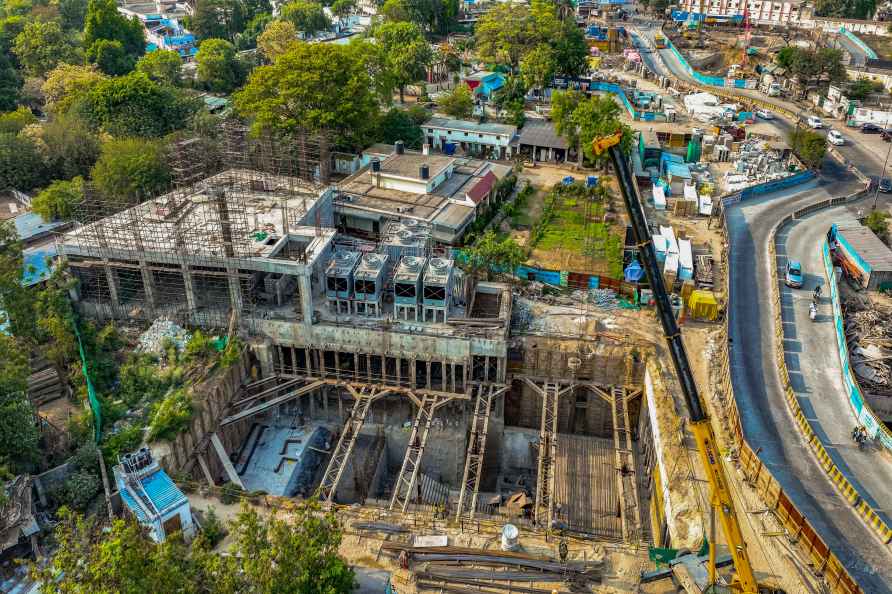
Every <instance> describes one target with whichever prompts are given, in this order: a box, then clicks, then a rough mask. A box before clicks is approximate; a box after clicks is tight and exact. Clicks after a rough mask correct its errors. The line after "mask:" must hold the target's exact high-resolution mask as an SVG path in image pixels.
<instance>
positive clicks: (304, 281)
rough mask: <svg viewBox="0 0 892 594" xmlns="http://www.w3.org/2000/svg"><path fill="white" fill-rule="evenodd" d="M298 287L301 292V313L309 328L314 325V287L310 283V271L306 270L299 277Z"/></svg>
mask: <svg viewBox="0 0 892 594" xmlns="http://www.w3.org/2000/svg"><path fill="white" fill-rule="evenodd" d="M297 286H298V289H299V290H300V311H301V313H302V314H303V318H304V325H306V326H309V325H311V324H312V323H313V285H312V284H311V283H310V271H309V270H304V271H303V273H302V274H299V275H298V276H297Z"/></svg>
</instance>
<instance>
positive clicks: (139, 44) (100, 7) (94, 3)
mask: <svg viewBox="0 0 892 594" xmlns="http://www.w3.org/2000/svg"><path fill="white" fill-rule="evenodd" d="M101 39H107V40H109V41H119V42H120V43H121V46H122V48H123V49H124V53H126V54H127V55H128V56H130V57H131V58H132V59H133V60H134V62H135V61H136V60H137V59H138V58H139V57H140V56H142V55H143V54H144V53H146V36H145V33H144V32H143V27H142V24H141V23H140V22H139V19H137V18H136V17H133V18H129V19H128V18H127V17H125V16H124V15H123V14H121V13H120V12H118V7H117V5H116V4H115V1H114V0H89V2H88V3H87V16H86V19H85V22H84V47H85V48H87V50H88V51H89V49H90V48H91V47H92V46H93V44H94V43H96V42H97V41H99V40H101Z"/></svg>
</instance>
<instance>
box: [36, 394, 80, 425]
mask: <svg viewBox="0 0 892 594" xmlns="http://www.w3.org/2000/svg"><path fill="white" fill-rule="evenodd" d="M81 410H82V409H81V407H80V406H78V405H77V404H74V403H72V402H71V401H70V400H68V399H67V398H56V399H55V400H53V401H51V402H47V403H45V404H42V405H41V406H40V407H39V408H38V409H37V411H38V412H39V413H40V414H41V415H42V416H44V417H46V418H47V419H49V421H50V423H52V424H53V425H55V426H56V427H60V428H64V427H65V426H66V425H67V424H68V421H69V419H71V417H73V416H76V415H77V414H78V413H80V412H81Z"/></svg>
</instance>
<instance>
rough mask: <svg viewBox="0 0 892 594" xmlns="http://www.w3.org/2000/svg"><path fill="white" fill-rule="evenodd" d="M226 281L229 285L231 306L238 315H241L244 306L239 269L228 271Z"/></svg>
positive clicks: (228, 269) (229, 269)
mask: <svg viewBox="0 0 892 594" xmlns="http://www.w3.org/2000/svg"><path fill="white" fill-rule="evenodd" d="M226 281H227V283H228V284H229V305H230V307H232V309H234V310H235V311H236V312H237V314H238V315H241V311H242V306H243V302H242V288H241V286H240V285H239V282H238V269H237V268H227V269H226Z"/></svg>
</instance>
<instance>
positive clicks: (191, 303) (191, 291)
mask: <svg viewBox="0 0 892 594" xmlns="http://www.w3.org/2000/svg"><path fill="white" fill-rule="evenodd" d="M183 285H185V287H186V305H187V306H188V307H189V310H190V311H193V312H194V311H195V310H196V309H198V300H197V299H195V283H194V282H193V280H192V272H190V271H189V267H188V266H187V265H185V264H183Z"/></svg>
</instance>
